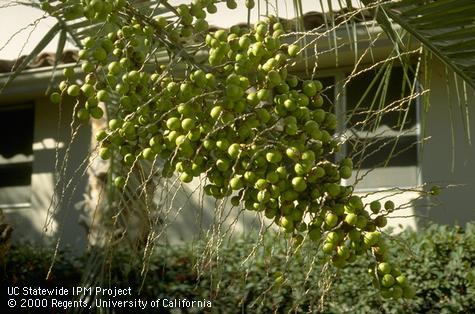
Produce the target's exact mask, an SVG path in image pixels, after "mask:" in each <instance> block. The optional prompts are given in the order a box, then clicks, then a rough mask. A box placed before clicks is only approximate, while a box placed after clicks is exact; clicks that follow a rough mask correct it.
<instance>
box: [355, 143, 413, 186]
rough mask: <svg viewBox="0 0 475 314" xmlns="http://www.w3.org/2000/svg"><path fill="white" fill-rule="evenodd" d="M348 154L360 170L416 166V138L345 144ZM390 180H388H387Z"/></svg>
mask: <svg viewBox="0 0 475 314" xmlns="http://www.w3.org/2000/svg"><path fill="white" fill-rule="evenodd" d="M347 143H348V144H347V149H348V154H349V155H350V156H352V157H353V162H354V163H355V165H358V166H359V168H362V169H371V168H373V167H383V166H385V165H386V167H411V166H414V165H416V164H417V137H416V136H401V137H399V138H398V139H397V142H396V138H388V137H386V138H372V139H363V140H358V141H355V140H350V141H348V142H347ZM389 179H390V178H389Z"/></svg>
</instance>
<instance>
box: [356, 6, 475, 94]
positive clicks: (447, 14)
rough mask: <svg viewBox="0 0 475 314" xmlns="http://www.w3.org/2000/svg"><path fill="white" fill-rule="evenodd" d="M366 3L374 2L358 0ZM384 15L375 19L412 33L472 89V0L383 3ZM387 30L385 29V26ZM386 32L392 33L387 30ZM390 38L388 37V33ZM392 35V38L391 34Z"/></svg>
mask: <svg viewBox="0 0 475 314" xmlns="http://www.w3.org/2000/svg"><path fill="white" fill-rule="evenodd" d="M361 2H363V3H364V4H365V5H374V4H375V1H372V0H361ZM378 9H380V10H381V11H382V12H383V13H384V14H379V15H378V18H379V20H378V22H379V23H385V24H386V25H388V23H390V20H392V22H393V23H396V24H398V25H400V26H401V27H402V28H403V29H404V30H405V31H407V32H408V33H410V34H411V35H412V36H414V37H415V38H416V39H417V40H419V41H420V42H421V44H422V45H423V46H424V47H425V48H426V49H428V50H429V51H430V52H431V53H432V54H433V55H435V56H437V57H438V58H439V59H440V60H442V61H443V62H444V64H445V65H446V66H448V67H449V68H450V69H452V70H453V71H454V72H455V73H457V74H458V75H459V76H460V77H461V78H462V79H463V80H464V81H465V82H466V83H467V84H468V85H470V86H471V87H472V88H474V89H475V58H474V57H473V56H474V55H475V3H474V2H473V1H471V0H439V1H432V0H431V1H414V0H402V1H397V2H396V1H392V2H389V3H388V2H382V3H381V4H380V6H379V7H378ZM385 30H386V31H388V28H387V27H386V28H385ZM389 32H392V31H391V30H389ZM390 37H391V36H390ZM391 38H392V37H391Z"/></svg>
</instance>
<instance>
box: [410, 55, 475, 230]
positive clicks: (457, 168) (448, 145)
mask: <svg viewBox="0 0 475 314" xmlns="http://www.w3.org/2000/svg"><path fill="white" fill-rule="evenodd" d="M445 71H446V69H445V67H444V66H443V65H442V64H441V63H440V62H439V61H437V60H434V61H433V63H432V67H431V72H432V73H431V85H430V89H431V95H430V108H429V110H428V112H427V113H424V114H423V115H422V117H423V119H424V121H425V123H424V124H425V127H424V128H423V130H422V131H423V132H424V133H425V134H424V136H430V139H429V140H427V142H426V143H425V144H424V145H423V147H422V156H421V157H422V159H421V171H422V180H423V182H427V183H434V184H440V185H441V186H447V185H449V187H448V188H447V189H444V190H443V191H442V193H441V194H440V196H438V197H437V198H434V199H433V200H432V201H431V202H425V203H422V202H420V203H418V204H417V205H418V206H417V213H418V214H420V215H423V216H427V217H428V218H422V219H421V223H424V222H427V221H428V220H430V221H435V222H438V223H444V224H454V223H459V224H462V225H463V224H465V223H466V222H468V221H471V220H475V202H474V201H473V198H474V196H475V146H473V144H470V142H469V140H468V137H467V136H466V131H465V127H464V125H465V124H466V123H464V121H463V119H462V117H464V118H465V117H466V116H467V115H466V112H468V116H469V121H470V123H469V129H470V131H471V132H470V136H471V138H472V141H473V136H474V134H475V133H474V131H473V130H474V127H473V122H474V121H475V114H474V106H475V94H474V91H473V90H470V89H467V91H466V92H467V96H468V103H467V104H466V105H465V104H464V103H463V101H462V104H459V101H458V97H457V89H456V86H455V79H454V76H453V74H452V72H450V71H449V76H448V78H447V81H446V77H445ZM447 84H448V85H447ZM458 89H459V93H460V95H463V93H464V89H463V86H462V84H461V81H459V82H458ZM466 109H467V111H466ZM452 128H453V131H452ZM419 206H420V207H419ZM428 206H429V208H427V207H428ZM424 207H425V208H424Z"/></svg>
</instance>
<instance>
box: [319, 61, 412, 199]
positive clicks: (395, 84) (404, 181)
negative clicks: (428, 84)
mask: <svg viewBox="0 0 475 314" xmlns="http://www.w3.org/2000/svg"><path fill="white" fill-rule="evenodd" d="M383 71H388V72H389V76H386V77H387V78H386V79H382V77H383ZM333 73H334V75H335V76H334V81H335V82H336V84H335V98H334V104H335V109H334V110H335V112H336V114H337V116H338V117H339V118H338V119H339V127H338V134H339V135H340V136H341V138H342V140H343V141H344V144H343V145H342V149H341V152H340V154H339V156H337V158H341V157H343V156H351V157H352V158H353V162H354V164H355V168H358V169H360V171H359V173H356V171H355V173H354V174H353V177H352V178H350V179H348V180H346V182H347V183H348V184H353V183H354V182H355V180H358V182H357V185H356V189H357V190H375V189H380V188H391V187H413V186H416V185H418V183H419V172H418V167H417V166H418V141H419V124H418V119H417V117H418V109H417V108H418V99H414V98H413V97H412V98H411V97H409V95H411V87H412V86H411V84H412V82H413V76H412V77H411V75H410V74H409V72H408V71H406V74H405V73H404V71H403V69H402V68H401V67H396V66H394V67H392V68H384V69H376V70H374V71H367V72H364V73H362V74H360V75H358V76H356V77H354V78H352V79H351V80H350V81H349V82H348V83H347V84H346V85H345V86H344V84H343V83H344V81H345V80H344V78H345V77H347V76H348V73H345V72H343V71H333ZM386 75H388V73H386ZM405 75H407V76H406V77H408V78H409V80H405V79H404V77H405ZM320 80H322V82H323V81H326V82H329V78H328V77H324V78H323V77H322V78H321V79H320ZM416 91H417V90H416ZM327 96H328V95H327ZM383 109H384V110H383Z"/></svg>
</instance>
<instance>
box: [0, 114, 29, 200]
mask: <svg viewBox="0 0 475 314" xmlns="http://www.w3.org/2000/svg"><path fill="white" fill-rule="evenodd" d="M33 124H34V109H33V106H31V105H25V106H15V107H6V108H3V107H0V143H1V145H0V208H6V209H8V208H19V207H29V206H30V195H31V174H32V168H33Z"/></svg>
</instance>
